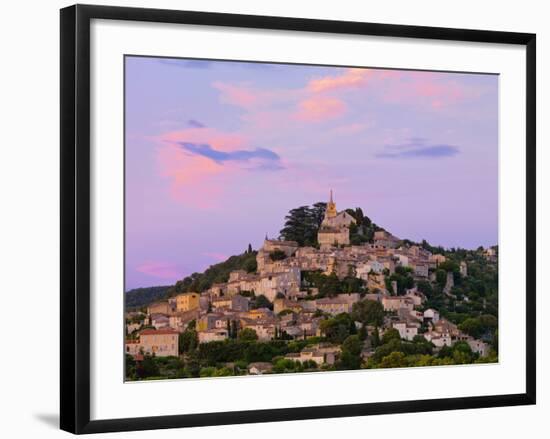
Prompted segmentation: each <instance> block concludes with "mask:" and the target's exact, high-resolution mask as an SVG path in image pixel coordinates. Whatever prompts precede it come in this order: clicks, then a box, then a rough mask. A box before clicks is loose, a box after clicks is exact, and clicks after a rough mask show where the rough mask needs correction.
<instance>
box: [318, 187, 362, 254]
mask: <svg viewBox="0 0 550 439" xmlns="http://www.w3.org/2000/svg"><path fill="white" fill-rule="evenodd" d="M352 223H353V224H355V223H356V221H355V218H353V217H352V216H351V215H350V214H349V213H347V212H346V211H342V212H340V213H338V211H337V210H336V203H335V202H334V200H333V197H332V190H331V191H330V199H329V202H328V203H327V209H326V211H325V217H324V219H323V222H322V223H321V227H320V228H319V231H318V233H317V241H319V245H320V246H321V249H329V248H330V247H336V246H341V245H349V243H350V240H349V228H350V225H351V224H352Z"/></svg>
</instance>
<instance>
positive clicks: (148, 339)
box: [139, 328, 179, 357]
mask: <svg viewBox="0 0 550 439" xmlns="http://www.w3.org/2000/svg"><path fill="white" fill-rule="evenodd" d="M178 336H179V334H178V332H177V331H174V330H173V329H168V328H165V329H158V330H157V329H145V330H143V331H141V332H140V334H139V343H140V345H141V348H143V352H144V353H145V354H151V355H153V354H154V355H156V356H157V357H168V356H178Z"/></svg>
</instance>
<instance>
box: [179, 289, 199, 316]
mask: <svg viewBox="0 0 550 439" xmlns="http://www.w3.org/2000/svg"><path fill="white" fill-rule="evenodd" d="M199 301H200V295H199V294H198V293H183V294H178V295H177V296H176V309H177V311H178V312H186V311H192V310H194V309H197V308H198V307H199Z"/></svg>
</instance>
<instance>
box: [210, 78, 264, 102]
mask: <svg viewBox="0 0 550 439" xmlns="http://www.w3.org/2000/svg"><path fill="white" fill-rule="evenodd" d="M212 85H213V86H214V88H217V89H218V90H219V91H220V92H221V98H222V101H223V102H227V103H229V104H233V105H237V106H239V107H243V108H249V107H252V106H254V105H255V104H257V103H258V101H259V96H258V94H257V93H255V92H254V91H253V90H252V89H250V88H248V87H246V86H238V85H234V84H227V83H224V82H220V81H216V82H214V83H213V84H212Z"/></svg>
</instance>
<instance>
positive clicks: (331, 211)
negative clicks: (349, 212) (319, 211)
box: [325, 189, 338, 218]
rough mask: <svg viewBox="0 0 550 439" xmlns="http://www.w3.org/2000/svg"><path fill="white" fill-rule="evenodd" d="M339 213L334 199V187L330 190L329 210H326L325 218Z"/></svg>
mask: <svg viewBox="0 0 550 439" xmlns="http://www.w3.org/2000/svg"><path fill="white" fill-rule="evenodd" d="M336 215H338V212H337V211H336V203H335V202H334V201H333V199H332V189H331V190H330V200H329V202H328V203H327V210H326V212H325V218H334V217H336Z"/></svg>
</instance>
